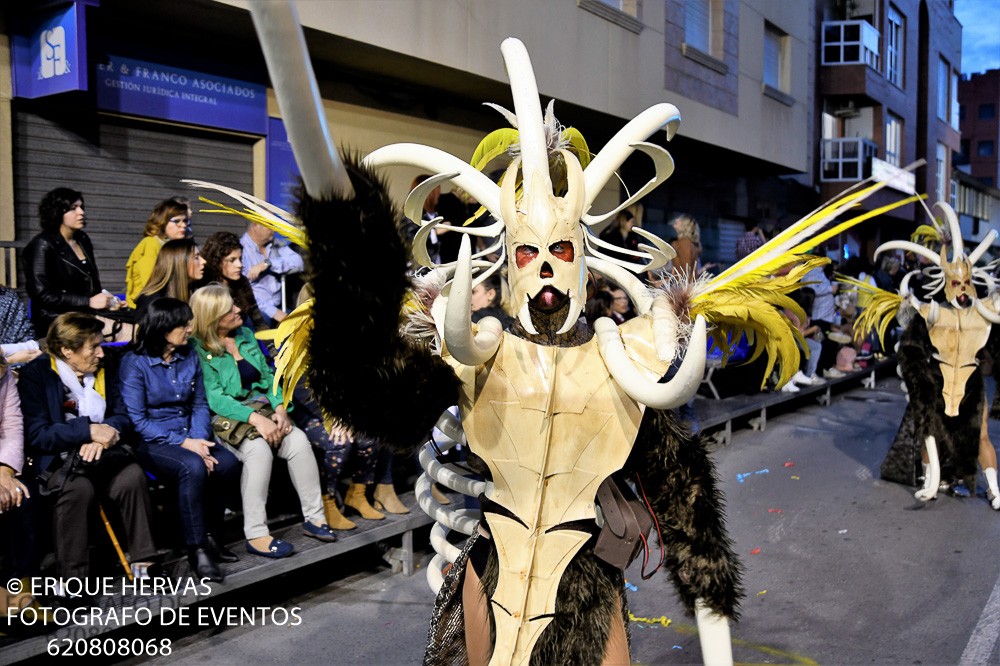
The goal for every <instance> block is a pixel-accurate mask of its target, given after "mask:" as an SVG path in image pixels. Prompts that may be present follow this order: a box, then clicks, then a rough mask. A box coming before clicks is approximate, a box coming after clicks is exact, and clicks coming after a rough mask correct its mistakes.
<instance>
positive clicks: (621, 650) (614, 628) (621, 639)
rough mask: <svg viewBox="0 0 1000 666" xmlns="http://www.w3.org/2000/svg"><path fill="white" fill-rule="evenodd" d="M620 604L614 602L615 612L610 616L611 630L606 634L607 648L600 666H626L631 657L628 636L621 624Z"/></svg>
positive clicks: (619, 601)
mask: <svg viewBox="0 0 1000 666" xmlns="http://www.w3.org/2000/svg"><path fill="white" fill-rule="evenodd" d="M621 618H622V602H621V599H620V598H619V599H618V601H617V602H615V612H614V613H612V614H611V630H610V631H609V632H608V646H607V648H606V649H605V651H604V661H602V662H601V665H602V666H628V665H629V664H630V663H632V662H631V657H630V656H629V652H628V636H627V635H626V634H625V625H624V624H623V623H622V619H621Z"/></svg>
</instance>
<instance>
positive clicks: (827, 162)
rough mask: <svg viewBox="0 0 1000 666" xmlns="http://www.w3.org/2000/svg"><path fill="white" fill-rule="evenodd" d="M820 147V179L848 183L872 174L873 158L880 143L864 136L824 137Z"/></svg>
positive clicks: (828, 181)
mask: <svg viewBox="0 0 1000 666" xmlns="http://www.w3.org/2000/svg"><path fill="white" fill-rule="evenodd" d="M820 149H821V151H822V162H821V164H820V177H819V179H820V181H821V182H824V183H848V182H858V181H860V180H864V179H865V178H868V177H869V176H871V173H872V158H873V157H875V155H876V153H878V144H876V143H875V142H874V141H872V140H871V139H863V138H855V139H824V140H823V141H822V143H821V144H820Z"/></svg>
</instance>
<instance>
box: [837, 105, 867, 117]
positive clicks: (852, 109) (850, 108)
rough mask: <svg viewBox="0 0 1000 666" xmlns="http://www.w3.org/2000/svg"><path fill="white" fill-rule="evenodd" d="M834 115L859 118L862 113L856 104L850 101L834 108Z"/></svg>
mask: <svg viewBox="0 0 1000 666" xmlns="http://www.w3.org/2000/svg"><path fill="white" fill-rule="evenodd" d="M833 115H834V117H836V118H857V117H858V116H860V115H861V112H860V111H858V109H857V107H856V106H854V102H848V103H847V104H845V105H843V106H839V107H837V108H836V109H834V110H833Z"/></svg>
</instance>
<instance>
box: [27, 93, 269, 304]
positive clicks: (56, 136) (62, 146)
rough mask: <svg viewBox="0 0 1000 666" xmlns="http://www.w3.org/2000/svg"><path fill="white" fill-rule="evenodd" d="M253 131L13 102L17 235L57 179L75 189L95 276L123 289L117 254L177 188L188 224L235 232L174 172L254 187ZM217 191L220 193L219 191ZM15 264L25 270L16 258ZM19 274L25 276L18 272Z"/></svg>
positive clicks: (31, 231)
mask: <svg viewBox="0 0 1000 666" xmlns="http://www.w3.org/2000/svg"><path fill="white" fill-rule="evenodd" d="M254 141H255V139H254V138H253V137H241V136H234V135H229V134H222V133H216V132H207V131H200V130H196V129H189V128H184V127H176V126H171V125H163V124H157V123H148V122H141V121H132V120H128V119H123V118H114V117H108V116H97V117H96V118H95V117H94V116H91V118H90V120H89V121H88V120H84V121H80V120H79V119H71V118H66V117H63V116H62V114H61V113H60V114H58V115H56V114H45V115H42V114H40V113H34V112H28V111H17V112H15V116H14V197H15V202H14V206H15V215H16V233H17V236H16V237H17V239H18V241H19V242H18V245H21V246H22V247H23V245H24V244H26V243H27V242H28V241H29V240H30V239H31V238H32V237H33V236H34V235H35V234H37V233H38V231H39V229H40V227H39V224H38V202H39V201H40V200H41V198H42V196H44V194H45V193H46V192H48V191H50V190H52V189H53V188H56V187H61V186H65V187H71V188H73V189H75V190H79V191H80V192H82V193H83V196H84V199H85V202H86V210H87V234H88V235H89V236H90V238H91V240H92V241H93V244H94V252H95V254H96V259H97V264H98V267H99V269H100V271H101V282H102V284H103V286H104V288H105V289H108V290H109V291H112V292H115V293H121V292H123V291H124V290H125V262H126V260H127V259H128V256H129V254H131V253H132V249H133V248H134V247H135V245H136V243H138V242H139V240H140V239H141V238H142V229H143V227H144V225H145V223H146V220H147V219H148V217H149V213H150V211H151V210H152V208H153V206H154V205H156V203H157V202H159V201H162V200H163V199H166V198H169V197H171V196H176V195H183V196H187V197H188V198H190V199H192V200H193V203H192V209H193V210H194V217H193V224H194V234H195V238H196V239H197V240H198V241H200V242H201V241H204V240H205V239H206V238H208V237H209V236H211V235H212V234H213V233H215V232H216V231H222V230H226V231H232V232H233V233H235V234H236V235H241V234H242V233H243V231H244V229H245V227H246V224H245V222H243V220H242V218H237V217H234V216H228V215H209V214H205V213H199V212H198V207H199V205H200V204H199V203H198V202H197V196H198V192H197V191H195V190H191V189H190V188H188V187H187V186H186V185H184V184H182V183H181V182H180V180H181V178H197V179H200V180H207V181H210V182H215V183H220V184H223V185H228V186H230V187H234V188H236V189H238V190H241V191H244V192H252V191H253V142H254ZM219 196H222V195H219ZM20 264H21V262H19V272H20V273H21V278H22V279H23V265H20ZM20 284H24V283H23V281H21V282H20Z"/></svg>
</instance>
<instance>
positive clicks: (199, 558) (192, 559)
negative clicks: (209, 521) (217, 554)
mask: <svg viewBox="0 0 1000 666" xmlns="http://www.w3.org/2000/svg"><path fill="white" fill-rule="evenodd" d="M188 564H190V565H191V570H192V571H193V572H194V574H195V576H197V577H198V578H199V579H201V578H207V579H208V580H209V581H211V582H213V583H221V582H222V581H223V580H225V578H226V576H225V574H223V573H222V569H220V568H219V565H218V564H216V563H215V560H213V559H212V556H211V555H209V554H208V550H206V549H205V548H204V547H202V546H197V547H195V548H190V549H188Z"/></svg>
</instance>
